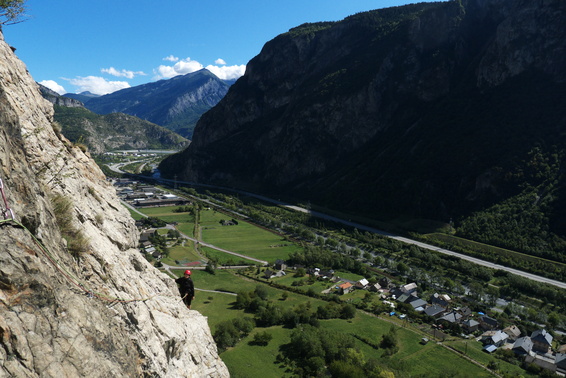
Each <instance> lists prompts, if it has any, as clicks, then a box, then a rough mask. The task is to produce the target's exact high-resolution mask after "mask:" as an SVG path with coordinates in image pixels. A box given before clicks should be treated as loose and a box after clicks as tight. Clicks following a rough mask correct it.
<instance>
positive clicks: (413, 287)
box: [400, 282, 417, 295]
mask: <svg viewBox="0 0 566 378" xmlns="http://www.w3.org/2000/svg"><path fill="white" fill-rule="evenodd" d="M400 289H401V291H402V292H403V293H407V294H413V293H414V295H417V284H416V283H414V282H411V283H409V284H406V285H403V286H401V287H400Z"/></svg>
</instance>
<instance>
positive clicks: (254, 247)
mask: <svg viewBox="0 0 566 378" xmlns="http://www.w3.org/2000/svg"><path fill="white" fill-rule="evenodd" d="M221 220H230V217H229V216H228V215H226V214H223V213H220V212H216V211H213V210H203V211H201V213H200V229H201V237H202V241H204V242H206V243H210V244H212V245H215V246H217V247H220V248H223V249H227V250H229V251H233V252H238V253H241V254H244V255H246V256H250V257H254V258H257V259H261V260H265V261H268V262H270V263H274V262H275V260H277V259H283V260H284V259H286V258H288V256H289V254H290V253H291V252H294V251H296V250H298V249H299V248H300V247H298V246H296V245H295V244H293V243H292V242H290V241H288V240H286V239H285V238H283V237H282V236H280V235H277V234H275V233H273V232H270V231H267V230H265V229H263V228H260V227H257V226H255V225H253V224H250V223H247V222H245V221H241V220H239V221H238V224H237V225H232V226H222V225H221V224H220V221H221Z"/></svg>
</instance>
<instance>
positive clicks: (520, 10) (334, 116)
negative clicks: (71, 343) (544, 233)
mask: <svg viewBox="0 0 566 378" xmlns="http://www.w3.org/2000/svg"><path fill="white" fill-rule="evenodd" d="M565 19H566V3H565V2H564V1H559V0H555V1H546V2H532V1H513V2H508V1H500V0H475V1H474V0H470V1H450V2H441V3H429V4H414V5H407V6H403V7H396V8H389V9H383V10H377V11H371V12H366V13H360V14H357V15H354V16H351V17H349V18H347V19H345V20H343V21H340V22H335V23H318V24H306V25H301V26H299V27H297V28H295V29H292V30H290V31H289V32H288V33H285V34H282V35H280V36H278V37H276V38H275V39H273V40H272V41H270V42H268V43H267V44H266V45H265V46H264V48H263V50H262V51H261V53H260V54H259V55H258V56H257V57H255V58H254V59H253V60H252V61H250V63H249V64H248V66H247V71H246V74H245V75H244V76H243V77H242V78H240V79H239V80H238V81H237V82H236V84H234V85H233V86H232V88H231V89H230V91H229V92H228V94H227V95H226V97H225V98H224V99H223V100H222V101H221V102H220V103H219V104H218V105H217V106H216V107H214V108H213V109H212V110H210V111H209V112H207V113H206V114H204V115H203V117H202V118H201V120H200V121H199V123H198V124H197V127H196V129H195V134H194V138H193V141H192V144H191V145H190V146H189V147H188V148H187V149H186V150H185V151H183V152H182V153H180V154H177V155H175V156H172V157H170V158H169V159H167V160H166V161H164V162H163V164H162V165H161V167H160V168H161V170H162V173H163V174H164V175H165V176H170V177H172V176H173V175H174V174H176V175H178V177H182V178H183V179H185V180H190V181H197V182H201V183H207V184H216V185H222V186H231V187H237V188H240V189H245V190H249V191H255V192H263V193H269V194H276V195H287V196H292V197H294V198H296V199H300V200H310V201H312V202H313V203H317V204H321V205H325V206H328V207H331V208H337V209H341V210H346V211H349V212H352V213H359V214H364V215H367V216H370V217H371V216H373V215H374V214H376V213H385V214H399V213H405V214H411V215H414V216H425V217H429V218H434V219H439V220H445V221H447V220H448V219H449V218H450V217H454V218H456V217H457V216H461V215H466V214H469V213H470V212H472V211H474V210H479V209H483V208H486V207H488V206H490V205H492V204H494V203H497V202H498V201H502V200H503V199H505V198H509V197H511V196H513V195H516V194H518V193H519V192H520V191H521V188H522V186H521V185H524V184H525V183H528V184H529V185H532V186H537V185H539V184H540V183H541V182H543V178H541V177H539V178H538V179H535V178H534V177H535V176H536V175H535V176H529V175H527V174H526V173H525V172H527V171H529V169H531V168H532V167H533V164H535V163H533V162H532V159H533V156H534V155H536V154H537V153H540V154H541V156H542V158H541V159H542V160H545V159H546V161H549V160H548V159H550V160H552V158H551V156H556V159H555V160H556V165H558V166H560V164H562V166H563V164H564V153H563V151H562V150H563V149H564V146H565V143H564V142H565V138H566V129H565V122H566V83H565V80H566V28H564V27H563V25H564V24H563V21H564V20H565ZM537 151H538V152H537ZM535 160H537V159H535ZM539 160H540V159H538V160H537V161H539ZM535 165H536V164H535ZM529 167H531V168H529ZM540 169H542V170H543V171H545V168H544V167H540ZM557 169H558V170H552V169H550V170H547V171H548V172H550V171H553V172H555V173H553V174H549V176H548V177H550V176H552V177H554V178H555V179H556V180H560V181H559V182H560V183H561V184H559V185H557V186H554V188H553V189H552V190H553V195H554V198H563V197H564V185H563V184H564V181H562V180H563V179H562V178H561V176H560V175H559V174H558V173H556V172H559V171H560V172H563V169H560V168H557ZM529 177H530V178H529ZM529 180H530V181H529ZM537 180H538V181H537ZM548 180H551V179H550V178H548ZM559 202H560V201H558V202H555V203H554V205H553V206H560V205H558V203H559ZM562 203H564V201H563V200H562ZM553 211H557V210H556V209H555V210H553Z"/></svg>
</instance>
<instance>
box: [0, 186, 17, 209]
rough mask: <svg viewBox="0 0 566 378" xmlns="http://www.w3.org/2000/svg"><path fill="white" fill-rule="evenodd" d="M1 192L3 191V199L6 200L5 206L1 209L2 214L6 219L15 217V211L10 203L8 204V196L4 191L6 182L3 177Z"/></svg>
mask: <svg viewBox="0 0 566 378" xmlns="http://www.w3.org/2000/svg"><path fill="white" fill-rule="evenodd" d="M0 193H2V199H3V200H4V207H3V208H2V209H1V210H2V216H3V217H4V219H15V217H14V212H13V211H12V209H11V208H10V205H8V199H7V198H6V193H5V192H4V183H3V182H2V179H1V178H0Z"/></svg>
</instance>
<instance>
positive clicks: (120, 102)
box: [83, 69, 232, 139]
mask: <svg viewBox="0 0 566 378" xmlns="http://www.w3.org/2000/svg"><path fill="white" fill-rule="evenodd" d="M231 84H232V82H231V81H225V80H221V79H219V78H218V77H216V76H215V75H214V74H212V73H210V72H209V71H207V70H206V69H202V70H200V71H197V72H193V73H190V74H186V75H183V76H176V77H174V78H172V79H168V80H160V81H157V82H153V83H148V84H144V85H138V86H135V87H132V88H127V89H122V90H120V91H117V92H113V93H110V94H107V95H104V96H99V97H91V98H90V99H88V100H86V101H85V107H86V108H87V109H89V110H91V111H93V112H95V113H98V114H109V113H126V114H130V115H133V116H136V117H138V118H141V119H144V120H147V121H150V122H152V123H155V124H158V125H160V126H163V127H166V128H168V129H170V130H173V131H175V132H176V133H178V134H180V135H182V136H183V137H186V138H189V139H190V138H191V137H192V133H193V129H194V126H195V124H196V122H197V121H198V119H199V118H200V116H201V115H202V114H203V113H204V112H206V111H207V110H208V109H210V108H212V107H213V106H214V105H216V104H217V103H218V102H219V101H220V100H221V99H222V97H224V95H226V92H228V88H229V87H230V85H231ZM83 99H84V97H83Z"/></svg>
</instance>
